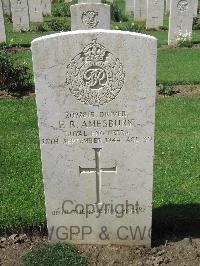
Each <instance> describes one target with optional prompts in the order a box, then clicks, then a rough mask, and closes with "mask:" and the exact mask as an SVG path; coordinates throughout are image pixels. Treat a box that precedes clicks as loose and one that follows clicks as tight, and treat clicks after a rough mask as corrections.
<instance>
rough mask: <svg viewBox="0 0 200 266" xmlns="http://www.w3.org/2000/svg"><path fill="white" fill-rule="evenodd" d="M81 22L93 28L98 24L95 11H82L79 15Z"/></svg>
mask: <svg viewBox="0 0 200 266" xmlns="http://www.w3.org/2000/svg"><path fill="white" fill-rule="evenodd" d="M81 21H82V23H83V24H84V25H85V26H86V27H88V28H95V27H96V26H97V25H98V24H99V20H98V12H97V11H93V10H92V11H84V12H83V14H82V16H81Z"/></svg>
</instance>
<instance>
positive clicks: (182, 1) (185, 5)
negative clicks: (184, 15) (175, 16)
mask: <svg viewBox="0 0 200 266" xmlns="http://www.w3.org/2000/svg"><path fill="white" fill-rule="evenodd" d="M177 8H178V9H179V10H180V11H181V12H184V11H185V10H187V8H188V1H187V0H180V1H179V2H178V4H177Z"/></svg>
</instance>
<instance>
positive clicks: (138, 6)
mask: <svg viewBox="0 0 200 266" xmlns="http://www.w3.org/2000/svg"><path fill="white" fill-rule="evenodd" d="M146 18H147V0H135V1H134V21H145V20H146Z"/></svg>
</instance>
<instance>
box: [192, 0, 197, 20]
mask: <svg viewBox="0 0 200 266" xmlns="http://www.w3.org/2000/svg"><path fill="white" fill-rule="evenodd" d="M197 10H198V0H193V16H194V17H197V15H198V14H197Z"/></svg>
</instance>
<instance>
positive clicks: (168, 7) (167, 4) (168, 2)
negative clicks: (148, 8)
mask: <svg viewBox="0 0 200 266" xmlns="http://www.w3.org/2000/svg"><path fill="white" fill-rule="evenodd" d="M170 1H171V0H165V13H166V14H169V11H170Z"/></svg>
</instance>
